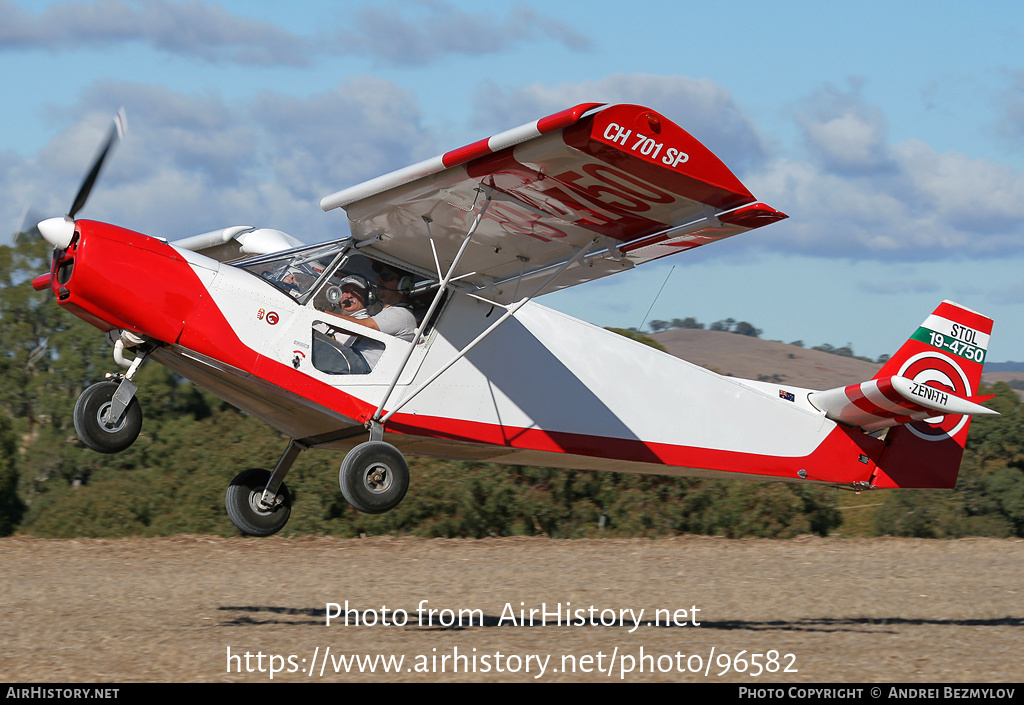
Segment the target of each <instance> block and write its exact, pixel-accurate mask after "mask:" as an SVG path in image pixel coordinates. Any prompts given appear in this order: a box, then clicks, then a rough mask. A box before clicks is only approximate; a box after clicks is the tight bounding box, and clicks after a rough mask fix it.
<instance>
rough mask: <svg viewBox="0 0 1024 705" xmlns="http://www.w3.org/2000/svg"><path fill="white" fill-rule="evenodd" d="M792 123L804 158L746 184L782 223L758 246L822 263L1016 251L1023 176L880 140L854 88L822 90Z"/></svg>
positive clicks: (1022, 247)
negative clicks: (800, 136)
mask: <svg viewBox="0 0 1024 705" xmlns="http://www.w3.org/2000/svg"><path fill="white" fill-rule="evenodd" d="M796 120H797V123H798V125H800V127H801V128H802V129H803V131H804V133H803V134H804V147H805V149H806V150H807V156H808V158H807V159H803V160H802V159H799V158H798V157H796V156H794V155H786V156H785V157H780V158H776V159H773V160H771V161H770V162H766V163H765V164H764V165H763V168H762V169H761V170H760V171H759V172H757V173H754V174H751V175H749V176H748V178H747V181H746V183H747V186H748V187H749V188H750V189H751V190H752V191H753V193H754V194H755V195H756V196H758V197H759V198H762V199H764V200H765V201H766V202H768V203H771V204H772V205H773V206H775V207H777V208H779V209H781V210H783V211H785V212H787V213H788V214H789V215H790V220H787V221H784V222H783V223H780V224H778V225H775V226H773V227H772V232H771V233H770V235H768V234H767V233H766V234H765V236H764V238H759V240H761V241H762V243H767V242H771V243H772V245H773V246H774V247H776V248H781V249H783V250H789V251H794V252H799V253H801V254H808V255H816V256H825V257H856V258H860V259H863V258H877V259H883V260H891V259H915V260H939V259H946V258H959V257H966V258H986V257H1002V256H1006V255H1016V254H1020V253H1021V252H1022V251H1024V172H1022V171H1021V170H1015V169H1012V168H1010V167H1008V166H1006V165H1004V164H999V163H996V162H992V161H989V160H985V159H972V158H970V157H969V156H967V155H964V154H960V153H957V152H945V153H939V152H936V151H935V150H934V149H933V148H932V147H931V146H929V145H928V144H926V143H924V142H922V141H920V140H904V141H902V142H895V143H892V142H890V141H888V139H887V135H886V130H885V119H884V116H883V114H882V112H881V111H880V110H879V109H878V108H877V107H874V106H870V105H868V104H866V103H865V101H864V100H863V98H862V96H861V95H860V93H859V90H858V89H857V87H856V86H854V87H853V89H852V90H850V91H847V92H842V91H839V90H837V89H835V88H826V89H823V90H821V91H818V92H816V93H815V94H813V95H812V96H810V97H809V98H808V100H807V101H806V102H805V103H804V105H803V108H802V111H801V112H800V114H798V116H797V118H796Z"/></svg>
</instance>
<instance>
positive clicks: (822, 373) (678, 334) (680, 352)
mask: <svg viewBox="0 0 1024 705" xmlns="http://www.w3.org/2000/svg"><path fill="white" fill-rule="evenodd" d="M650 337H651V338H653V339H654V340H656V341H658V342H659V343H661V344H662V345H663V346H664V347H665V349H666V350H668V351H669V352H670V353H671V354H673V355H675V356H676V357H680V358H682V359H684V360H686V361H688V362H692V363H694V364H695V365H700V366H702V367H707V368H708V369H712V370H714V371H716V372H718V373H719V374H723V375H731V376H733V377H742V378H744V379H768V380H775V381H778V382H780V383H786V384H791V385H794V386H797V387H806V388H808V389H831V388H833V387H841V386H843V385H846V384H853V383H856V382H863V381H864V380H867V379H871V378H872V377H874V376H875V373H877V372H878V370H879V369H881V367H882V366H881V365H879V364H877V363H872V362H865V361H863V360H857V359H854V358H852V357H843V356H842V355H833V354H832V353H826V352H821V351H820V350H809V349H806V348H800V347H797V346H795V345H787V344H786V343H776V342H772V341H768V340H761V339H759V338H753V337H750V336H746V335H737V334H735V333H723V332H719V331H710V330H700V329H694V328H675V329H672V330H667V331H664V332H662V333H656V334H654V335H651V336H650ZM1007 366H1016V367H1013V368H1012V369H1009V368H1008V367H1007ZM1018 370H1020V374H1015V372H1017V371H1018ZM1014 378H1018V379H1024V363H1021V362H1000V363H995V364H989V365H986V366H985V375H984V376H983V380H984V381H985V382H986V383H988V384H994V383H995V382H1000V381H1006V382H1008V381H1010V380H1011V379H1014Z"/></svg>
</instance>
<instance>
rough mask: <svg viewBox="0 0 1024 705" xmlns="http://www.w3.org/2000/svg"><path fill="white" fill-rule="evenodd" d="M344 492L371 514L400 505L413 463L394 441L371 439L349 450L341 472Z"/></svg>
mask: <svg viewBox="0 0 1024 705" xmlns="http://www.w3.org/2000/svg"><path fill="white" fill-rule="evenodd" d="M338 484H340V485H341V494H342V495H344V496H345V499H346V500H347V501H348V503H349V504H351V505H352V506H353V507H355V508H356V509H358V510H359V511H361V512H366V513H367V514H383V513H384V512H387V511H390V510H392V509H394V508H395V507H396V506H398V503H399V502H401V501H402V498H403V497H405V493H406V491H408V489H409V465H408V464H407V463H406V462H405V458H404V457H403V456H402V454H401V452H399V450H398V449H397V448H395V447H394V446H393V445H391V444H390V443H384V442H383V441H367V442H366V443H360V444H359V445H357V446H356V447H355V448H353V449H352V450H350V451H349V452H348V455H346V456H345V460H343V461H342V463H341V471H340V472H339V473H338Z"/></svg>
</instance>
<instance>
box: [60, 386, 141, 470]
mask: <svg viewBox="0 0 1024 705" xmlns="http://www.w3.org/2000/svg"><path fill="white" fill-rule="evenodd" d="M117 387H118V383H117V382H100V383H99V384H94V385H92V386H91V387H88V388H87V389H86V390H85V391H84V392H82V395H81V396H80V397H78V401H77V402H76V403H75V413H74V419H75V431H76V432H77V433H78V437H79V439H81V441H82V443H84V444H85V445H86V446H87V447H89V448H91V449H92V450H95V451H97V452H98V453H120V452H121V451H122V450H124V449H126V448H128V446H130V445H131V444H132V443H134V442H135V439H136V438H138V437H139V431H141V430H142V406H141V405H140V404H139V400H138V399H136V398H135V397H132V400H131V401H130V402H128V408H127V409H125V412H124V415H123V416H122V417H121V422H120V423H118V424H117V425H116V426H112V425H111V424H110V423H109V418H110V407H111V405H112V400H113V398H114V392H116V391H117Z"/></svg>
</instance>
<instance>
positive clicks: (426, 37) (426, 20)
mask: <svg viewBox="0 0 1024 705" xmlns="http://www.w3.org/2000/svg"><path fill="white" fill-rule="evenodd" d="M350 26H351V28H350V29H342V30H338V31H337V32H336V41H335V42H332V45H334V47H335V51H337V52H339V53H342V54H356V55H362V56H368V57H371V58H373V59H374V60H375V61H376V62H377V63H379V64H384V65H392V66H417V65H421V64H424V63H429V62H432V61H436V60H438V59H439V58H441V57H443V56H446V55H450V54H457V55H461V56H480V55H484V54H495V53H499V52H502V51H506V50H508V49H511V48H513V47H515V46H518V45H520V44H523V43H527V42H537V41H554V42H556V43H558V44H561V45H562V46H564V47H565V48H566V49H569V50H570V51H587V50H589V49H591V48H592V45H591V42H590V40H589V39H588V38H587V37H586V36H585V35H583V34H581V33H579V32H577V31H576V30H575V29H573V27H572V26H570V25H568V24H565V23H564V22H559V21H558V20H555V19H552V18H551V17H547V16H544V15H541V14H540V13H538V12H536V11H535V10H533V9H532V8H529V7H526V6H519V7H516V8H514V9H512V10H511V11H510V12H509V13H508V14H507V15H506V16H505V17H504V18H501V17H499V16H497V13H496V11H495V9H494V8H493V7H492V6H488V9H487V10H486V11H484V12H479V13H471V12H466V11H464V10H459V9H456V8H455V7H453V6H452V5H450V4H449V3H447V2H443V1H441V0H424V1H422V2H405V3H388V4H373V5H368V6H366V7H364V8H362V9H360V10H358V11H357V12H356V13H355V14H354V17H353V18H352V21H351V23H350Z"/></svg>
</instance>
